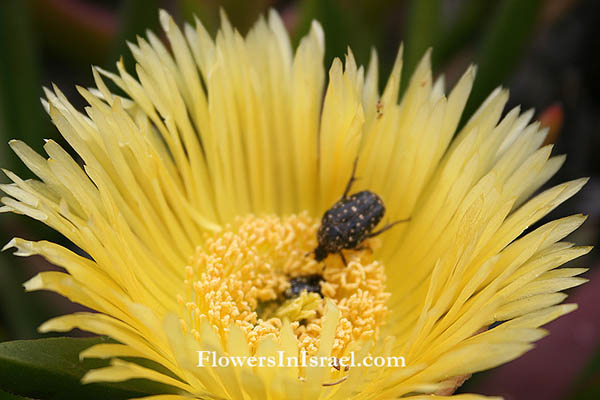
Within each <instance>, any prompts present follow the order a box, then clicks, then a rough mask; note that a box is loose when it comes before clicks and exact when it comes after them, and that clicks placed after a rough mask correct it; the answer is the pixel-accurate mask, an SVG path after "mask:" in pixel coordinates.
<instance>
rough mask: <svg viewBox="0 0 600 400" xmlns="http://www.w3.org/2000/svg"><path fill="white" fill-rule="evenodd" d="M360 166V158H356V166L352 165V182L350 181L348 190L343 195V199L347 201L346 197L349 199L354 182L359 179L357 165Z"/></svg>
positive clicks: (347, 186)
mask: <svg viewBox="0 0 600 400" xmlns="http://www.w3.org/2000/svg"><path fill="white" fill-rule="evenodd" d="M357 164H358V157H356V158H355V159H354V164H353V165H352V175H350V180H349V181H348V184H347V185H346V190H344V194H343V195H342V199H345V198H346V197H348V193H350V189H351V188H352V184H353V183H354V181H355V180H356V179H358V178H357V177H356V175H355V174H356V165H357Z"/></svg>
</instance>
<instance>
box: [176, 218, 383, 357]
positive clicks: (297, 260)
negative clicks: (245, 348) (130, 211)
mask: <svg viewBox="0 0 600 400" xmlns="http://www.w3.org/2000/svg"><path fill="white" fill-rule="evenodd" d="M317 229H318V222H317V221H316V220H314V219H313V218H311V217H309V216H308V214H307V213H302V214H300V215H292V216H288V217H286V218H280V217H277V216H264V217H256V216H253V215H250V216H248V217H245V218H238V219H237V220H236V221H235V222H234V223H233V224H232V225H228V226H226V227H225V229H224V230H223V231H222V232H219V233H217V234H215V235H214V236H210V237H207V238H206V241H205V244H204V245H203V246H202V247H198V248H197V249H196V254H195V255H194V256H193V257H192V258H191V260H190V265H189V266H187V267H186V274H185V275H186V279H185V285H186V288H187V293H186V294H185V296H183V295H182V296H180V297H179V299H178V302H179V303H180V304H181V305H182V307H184V309H185V315H186V318H185V320H183V321H182V326H184V327H185V329H186V330H190V331H197V330H198V329H199V326H200V324H201V323H202V321H204V320H208V322H210V324H211V325H212V326H213V328H214V329H215V331H216V332H217V333H218V334H220V335H221V337H222V338H223V340H225V337H226V335H225V333H226V332H227V331H228V329H229V326H230V325H231V324H232V323H234V324H236V325H237V326H239V327H240V328H241V329H242V331H243V332H244V333H245V335H246V337H247V339H248V342H249V344H250V348H251V349H252V351H255V350H256V347H257V344H258V343H259V342H260V341H261V340H262V339H264V338H266V337H272V338H275V339H276V340H279V337H280V332H281V327H282V326H283V320H284V319H287V320H288V321H289V322H290V323H291V326H292V328H293V330H294V332H295V334H296V336H297V338H298V342H299V343H300V347H301V348H302V349H304V350H305V351H307V352H308V353H309V354H314V353H316V351H317V349H318V346H319V339H320V335H321V327H322V322H323V321H322V319H323V315H324V312H325V299H326V298H329V299H331V300H332V301H333V303H334V304H335V305H336V306H337V307H338V308H339V309H340V311H341V318H340V322H339V323H338V326H337V330H336V337H335V343H334V347H333V354H334V355H341V354H343V352H344V350H345V349H346V347H347V346H348V344H349V343H351V342H353V341H356V340H361V339H369V338H373V337H375V336H377V335H378V332H379V327H380V326H381V325H382V323H383V322H384V320H385V316H386V315H387V306H386V300H387V299H388V297H389V294H388V293H386V292H385V280H386V277H385V272H384V268H383V265H382V264H381V263H379V262H377V261H372V260H371V258H372V254H371V251H370V250H362V251H346V252H345V255H346V258H347V259H348V266H345V265H344V264H343V263H342V262H341V259H340V257H338V256H337V255H330V256H329V257H328V258H327V259H326V260H325V264H323V263H317V262H316V261H315V260H314V257H313V256H312V254H310V253H311V252H312V251H313V250H314V248H315V247H316V246H317V242H316V238H317V235H316V232H317ZM375 244H377V243H376V242H375V241H372V242H371V243H369V245H370V246H373V245H375ZM313 274H320V275H322V276H323V281H322V282H321V292H322V296H321V295H319V294H318V293H306V292H303V293H302V294H301V295H300V296H299V297H297V298H294V299H288V300H286V299H285V298H284V292H285V291H286V290H287V289H288V288H289V287H290V279H291V278H294V277H297V276H302V275H313ZM184 299H185V300H184Z"/></svg>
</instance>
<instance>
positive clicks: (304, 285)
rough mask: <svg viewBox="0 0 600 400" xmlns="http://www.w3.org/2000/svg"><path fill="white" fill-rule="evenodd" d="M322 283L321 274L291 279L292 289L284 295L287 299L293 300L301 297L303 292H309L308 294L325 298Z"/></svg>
mask: <svg viewBox="0 0 600 400" xmlns="http://www.w3.org/2000/svg"><path fill="white" fill-rule="evenodd" d="M322 281H323V277H322V276H321V275H319V274H313V275H301V276H297V277H295V278H292V279H290V287H289V289H287V290H286V291H285V292H284V294H283V295H284V296H285V298H286V299H292V298H294V297H298V296H300V294H301V293H302V292H303V291H307V292H308V293H318V294H319V296H321V297H323V295H322V294H321V282H322Z"/></svg>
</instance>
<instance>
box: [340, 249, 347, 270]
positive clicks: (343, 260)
mask: <svg viewBox="0 0 600 400" xmlns="http://www.w3.org/2000/svg"><path fill="white" fill-rule="evenodd" d="M338 254H339V255H340V257H341V258H342V262H343V263H344V265H345V266H346V267H347V266H348V263H347V262H346V257H344V253H342V251H341V250H340V252H339V253H338Z"/></svg>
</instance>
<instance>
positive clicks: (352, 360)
mask: <svg viewBox="0 0 600 400" xmlns="http://www.w3.org/2000/svg"><path fill="white" fill-rule="evenodd" d="M197 353H198V365H197V367H199V368H200V367H213V368H216V367H221V368H227V367H229V366H232V367H242V366H248V367H335V368H338V369H339V368H344V369H345V368H350V367H406V360H405V359H404V357H402V356H387V357H383V356H378V357H372V356H366V357H364V358H361V359H357V358H356V357H355V354H354V352H350V353H349V354H348V355H347V356H344V357H339V358H338V357H331V356H324V357H317V356H309V355H308V353H306V352H305V351H303V352H302V353H301V354H300V356H299V357H290V356H286V355H285V352H284V351H278V352H277V355H273V356H225V355H221V354H217V352H215V351H197Z"/></svg>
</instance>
